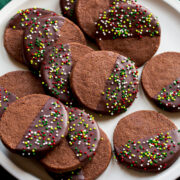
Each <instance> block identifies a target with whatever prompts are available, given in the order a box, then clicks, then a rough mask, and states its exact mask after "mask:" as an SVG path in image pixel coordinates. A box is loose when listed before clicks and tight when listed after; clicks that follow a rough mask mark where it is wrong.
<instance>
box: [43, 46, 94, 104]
mask: <svg viewBox="0 0 180 180" xmlns="http://www.w3.org/2000/svg"><path fill="white" fill-rule="evenodd" d="M92 51H93V49H91V48H89V47H87V46H85V45H82V44H79V43H68V44H64V45H63V44H57V45H56V46H53V47H52V48H51V50H50V51H49V52H48V53H46V56H45V58H44V61H43V62H42V64H41V75H42V79H43V80H44V83H45V87H46V88H47V89H48V91H49V92H50V94H51V95H52V96H55V97H56V98H57V99H59V100H60V101H62V102H72V101H73V96H72V93H71V89H70V84H69V77H70V73H71V69H72V67H73V65H74V64H75V63H76V62H77V61H79V60H80V59H81V58H82V57H83V56H84V55H85V54H87V53H89V52H92ZM79 52H81V53H79Z"/></svg>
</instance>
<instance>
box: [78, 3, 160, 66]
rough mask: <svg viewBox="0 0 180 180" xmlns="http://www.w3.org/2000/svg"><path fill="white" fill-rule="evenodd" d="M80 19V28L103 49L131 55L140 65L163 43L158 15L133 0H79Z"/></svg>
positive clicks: (127, 55) (137, 64)
mask: <svg viewBox="0 0 180 180" xmlns="http://www.w3.org/2000/svg"><path fill="white" fill-rule="evenodd" d="M76 15H77V20H78V23H79V25H80V27H81V28H82V29H83V30H84V31H85V32H86V33H87V34H88V35H89V36H90V37H91V38H93V39H96V42H97V44H98V46H99V47H100V49H101V50H108V51H114V52H117V53H120V54H122V55H124V56H126V57H130V58H131V59H133V61H134V62H135V63H136V66H138V67H140V66H141V65H143V64H144V63H145V62H146V61H148V60H149V59H150V58H151V57H152V56H153V55H154V54H155V52H156V51H157V49H158V47H159V44H160V34H161V32H160V26H159V22H158V21H157V19H156V17H155V16H154V15H152V13H151V12H149V11H148V10H147V9H146V8H144V7H142V6H141V5H138V4H136V3H135V2H134V1H128V2H126V3H124V2H122V1H120V2H117V1H109V0H105V1H96V0H92V1H90V2H88V3H86V1H85V0H79V1H78V2H77V13H76Z"/></svg>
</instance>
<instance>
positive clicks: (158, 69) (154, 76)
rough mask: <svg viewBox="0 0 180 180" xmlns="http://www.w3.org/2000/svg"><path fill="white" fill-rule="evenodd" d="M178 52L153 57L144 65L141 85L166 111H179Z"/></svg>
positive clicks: (179, 64)
mask: <svg viewBox="0 0 180 180" xmlns="http://www.w3.org/2000/svg"><path fill="white" fill-rule="evenodd" d="M179 68H180V53H176V52H166V53H162V54H159V55H157V56H155V57H153V58H152V59H151V60H150V61H149V62H148V63H147V64H146V65H145V67H144V69H143V73H142V86H143V89H144V91H145V93H146V94H147V96H148V97H149V98H150V99H152V100H153V101H154V102H155V103H156V104H157V105H158V106H159V107H161V108H163V109H164V110H167V111H180V72H179Z"/></svg>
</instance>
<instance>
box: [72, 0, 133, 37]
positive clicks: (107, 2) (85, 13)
mask: <svg viewBox="0 0 180 180" xmlns="http://www.w3.org/2000/svg"><path fill="white" fill-rule="evenodd" d="M122 3H129V4H131V3H134V1H133V0H103V1H97V0H91V1H86V0H78V1H77V2H76V5H75V7H76V8H75V16H76V18H77V22H78V25H79V26H80V27H81V29H82V30H83V31H84V32H85V33H86V34H87V35H88V36H89V37H91V38H93V39H95V38H96V24H95V22H97V21H98V18H99V15H100V13H102V12H103V11H105V10H106V9H108V8H109V7H111V6H115V5H116V6H119V5H120V4H122Z"/></svg>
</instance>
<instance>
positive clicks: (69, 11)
mask: <svg viewBox="0 0 180 180" xmlns="http://www.w3.org/2000/svg"><path fill="white" fill-rule="evenodd" d="M76 2H77V0H60V2H59V4H60V8H61V10H62V14H63V16H65V17H67V18H68V19H70V20H71V21H74V22H76V14H75V6H76Z"/></svg>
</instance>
